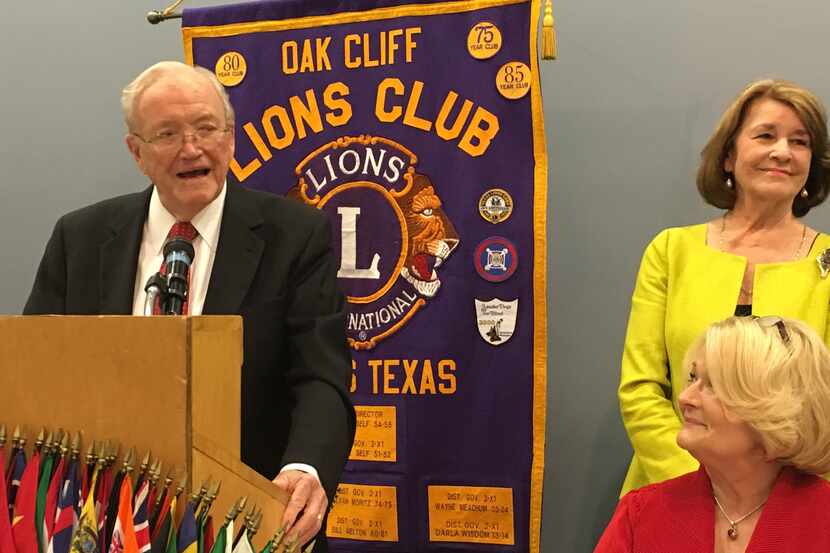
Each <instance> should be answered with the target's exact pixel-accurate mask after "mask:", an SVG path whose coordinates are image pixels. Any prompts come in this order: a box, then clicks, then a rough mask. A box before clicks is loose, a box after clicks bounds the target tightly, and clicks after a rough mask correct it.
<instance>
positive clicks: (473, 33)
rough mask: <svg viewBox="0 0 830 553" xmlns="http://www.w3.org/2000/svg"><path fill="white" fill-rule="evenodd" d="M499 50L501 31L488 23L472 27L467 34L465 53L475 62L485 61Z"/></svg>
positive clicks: (484, 22) (482, 22)
mask: <svg viewBox="0 0 830 553" xmlns="http://www.w3.org/2000/svg"><path fill="white" fill-rule="evenodd" d="M499 50H501V31H499V28H498V27H496V26H495V25H494V24H493V23H490V22H489V21H481V22H480V23H476V24H475V25H473V28H472V29H470V32H469V33H468V34H467V51H468V52H469V53H470V55H471V56H473V57H474V58H476V59H477V60H486V59H489V58H492V57H493V56H495V55H496V54H498V52H499Z"/></svg>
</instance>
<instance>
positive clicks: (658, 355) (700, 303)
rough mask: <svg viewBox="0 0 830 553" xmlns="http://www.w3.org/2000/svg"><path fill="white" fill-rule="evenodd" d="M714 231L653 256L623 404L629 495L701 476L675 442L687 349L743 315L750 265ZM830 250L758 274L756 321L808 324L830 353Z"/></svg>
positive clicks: (632, 321) (639, 292) (641, 277)
mask: <svg viewBox="0 0 830 553" xmlns="http://www.w3.org/2000/svg"><path fill="white" fill-rule="evenodd" d="M706 228H707V226H706V225H705V224H702V225H694V226H691V227H681V228H670V229H666V230H664V231H662V232H661V233H660V234H658V235H657V237H655V238H654V240H652V241H651V243H650V244H649V245H648V247H647V248H646V251H645V253H644V254H643V260H642V263H641V265H640V272H639V274H638V275H637V284H636V286H635V288H634V295H633V296H632V298H631V315H630V317H629V319H628V330H627V331H626V336H625V349H624V351H623V359H622V370H621V375H620V387H619V399H620V409H621V411H622V418H623V423H624V424H625V429H626V431H627V432H628V437H629V439H630V440H631V444H632V446H633V448H634V457H633V459H632V460H631V465H630V466H629V468H628V474H627V475H626V477H625V483H624V484H623V488H622V492H621V495H623V494H625V493H626V492H628V491H629V490H632V489H635V488H639V487H640V486H643V485H645V484H649V483H652V482H660V481H663V480H668V479H669V478H674V477H675V476H679V475H681V474H685V473H687V472H690V471H693V470H696V469H697V467H698V462H697V461H696V460H695V459H694V458H693V457H692V456H691V455H690V454H689V453H688V452H686V451H685V450H683V449H680V447H679V446H678V445H677V443H676V442H675V437H676V436H677V431H678V430H679V429H680V416H679V409H678V406H677V396H678V395H679V394H680V392H681V391H682V390H683V387H684V385H685V383H686V378H687V375H686V374H684V371H683V367H682V362H683V356H684V355H685V353H686V349H687V348H688V347H689V346H690V345H691V343H692V342H693V341H694V339H695V338H697V337H698V336H699V335H700V334H702V333H703V331H704V330H705V329H706V327H707V326H708V325H709V324H711V323H713V322H715V321H718V320H721V319H725V318H726V317H729V316H730V315H733V314H734V313H735V304H736V303H737V299H738V294H739V292H740V287H741V280H742V278H743V274H744V271H745V269H746V258H744V257H740V256H737V255H732V254H728V253H724V252H721V251H718V250H716V249H714V248H711V247H709V246H707V245H706ZM826 248H830V236H828V235H826V234H819V235H818V237H817V238H816V240H815V241H814V242H813V244H812V247H811V248H810V253H809V254H808V255H807V257H805V258H803V259H801V260H798V261H791V262H784V263H765V264H759V265H756V266H755V281H754V284H753V294H752V313H753V314H755V315H762V316H763V315H780V316H783V317H791V318H794V319H801V320H803V321H805V322H806V323H808V324H809V325H810V326H812V327H813V328H814V329H815V330H816V331H817V332H818V333H819V335H821V336H824V339H825V343H829V344H830V334H828V330H830V325H828V321H827V318H828V306H830V278H827V279H822V278H821V276H820V272H819V267H818V264H817V262H816V257H817V256H818V255H819V254H820V253H821V252H822V251H823V250H824V249H826Z"/></svg>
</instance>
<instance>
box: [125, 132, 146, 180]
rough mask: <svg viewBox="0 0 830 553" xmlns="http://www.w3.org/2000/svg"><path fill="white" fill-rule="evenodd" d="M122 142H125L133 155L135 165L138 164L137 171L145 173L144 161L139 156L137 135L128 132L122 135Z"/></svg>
mask: <svg viewBox="0 0 830 553" xmlns="http://www.w3.org/2000/svg"><path fill="white" fill-rule="evenodd" d="M124 142H126V143H127V149H128V150H129V151H130V154H131V155H132V156H133V159H134V160H135V163H136V165H138V169H139V171H141V172H142V173H145V174H146V172H145V171H144V161H143V159H142V157H141V144H140V141H139V139H138V137H136V136H135V135H132V134H128V135H127V136H125V137H124Z"/></svg>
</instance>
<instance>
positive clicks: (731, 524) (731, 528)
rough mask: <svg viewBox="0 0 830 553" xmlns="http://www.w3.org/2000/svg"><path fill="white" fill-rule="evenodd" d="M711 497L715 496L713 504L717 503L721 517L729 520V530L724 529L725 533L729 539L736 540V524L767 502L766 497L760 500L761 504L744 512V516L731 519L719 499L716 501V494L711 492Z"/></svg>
mask: <svg viewBox="0 0 830 553" xmlns="http://www.w3.org/2000/svg"><path fill="white" fill-rule="evenodd" d="M712 497H714V498H715V504H717V506H718V509H720V512H721V514H722V515H723V518H725V519H726V520H727V522H729V530H727V531H726V535H727V536H729V539H730V540H736V539H738V524H740V523H741V522H743V521H744V520H746V519H747V518H749V517H751V516H752V515H754V514H755V513H757V512H758V510H759V509H760V508H761V507H763V506H764V504H765V503H766V502H767V500H766V499H765V500H763V501H762V502H761V504H760V505H758V506H757V507H755V508H754V509H752V510H751V511H749V512H748V513H747V514H745V515H744V516H742V517H740V518H738V519H735V520H732V519H731V518H729V515H727V514H726V511H725V510H724V508H723V505H721V504H720V501H718V496H716V495H715V494H712Z"/></svg>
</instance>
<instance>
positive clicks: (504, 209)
mask: <svg viewBox="0 0 830 553" xmlns="http://www.w3.org/2000/svg"><path fill="white" fill-rule="evenodd" d="M478 212H479V213H480V214H481V216H482V217H484V220H485V221H487V222H489V223H493V224H494V225H495V224H497V223H501V222H502V221H506V220H507V218H508V217H510V214H511V213H513V198H512V197H510V194H508V193H507V190H502V189H501V188H491V189H490V190H488V191H486V192H485V193H484V194H482V195H481V198H479V199H478Z"/></svg>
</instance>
